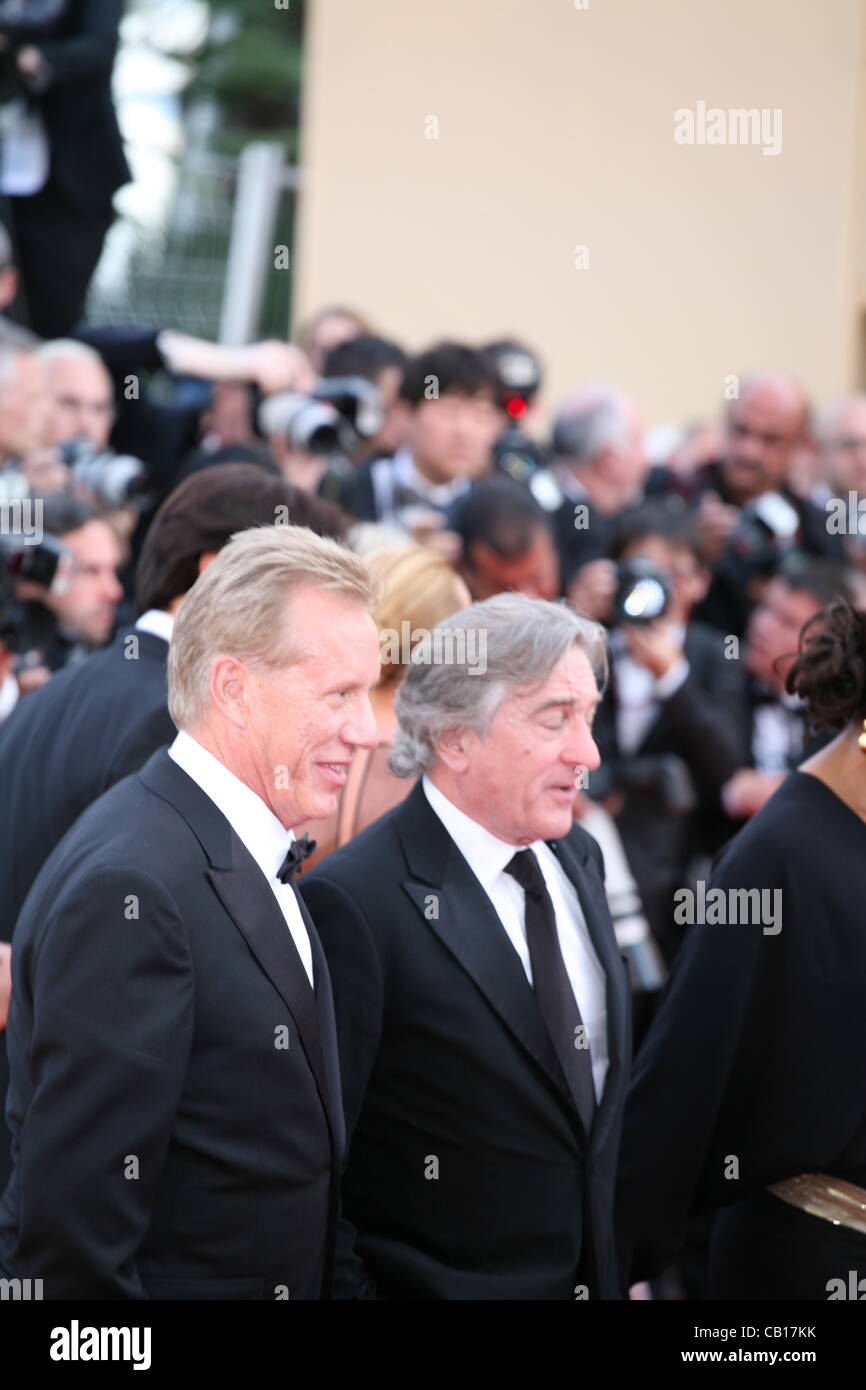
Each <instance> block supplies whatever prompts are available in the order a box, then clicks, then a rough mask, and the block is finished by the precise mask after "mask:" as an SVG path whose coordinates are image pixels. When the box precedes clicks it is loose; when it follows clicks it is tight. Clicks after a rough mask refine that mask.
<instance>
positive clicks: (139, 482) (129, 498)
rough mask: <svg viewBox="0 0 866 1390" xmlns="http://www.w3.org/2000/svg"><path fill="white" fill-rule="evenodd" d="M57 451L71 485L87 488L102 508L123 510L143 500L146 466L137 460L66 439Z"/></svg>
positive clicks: (82, 441) (127, 455)
mask: <svg viewBox="0 0 866 1390" xmlns="http://www.w3.org/2000/svg"><path fill="white" fill-rule="evenodd" d="M57 449H58V452H59V454H60V457H61V458H62V460H63V462H64V463H65V464H66V466H67V468H68V469H69V471H70V473H71V474H72V477H73V479H74V480H75V482H77V483H81V484H82V485H83V486H84V487H87V488H89V489H90V491H91V492H92V493H94V494H95V495H96V497H97V498H98V500H99V501H100V502H101V503H103V505H104V506H106V507H126V506H128V505H129V504H130V503H131V502H143V501H145V500H146V494H147V485H148V477H147V467H146V466H145V464H144V463H142V461H141V459H137V458H134V457H133V455H132V454H115V453H113V452H112V450H110V449H94V447H93V445H92V444H91V443H90V441H89V440H87V439H67V440H64V441H63V443H62V444H58V445H57Z"/></svg>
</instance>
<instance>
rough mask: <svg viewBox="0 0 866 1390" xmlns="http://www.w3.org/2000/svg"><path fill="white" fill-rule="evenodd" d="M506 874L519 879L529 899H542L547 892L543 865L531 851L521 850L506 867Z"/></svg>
mask: <svg viewBox="0 0 866 1390" xmlns="http://www.w3.org/2000/svg"><path fill="white" fill-rule="evenodd" d="M505 872H506V873H507V874H511V877H512V878H516V879H517V882H518V883H519V884H520V886H521V888H522V889H523V891H524V893H525V894H526V895H527V897H533V898H540V897H542V896H543V895H544V893H545V892H546V891H547V885H546V884H545V882H544V874H543V873H542V872H541V865H540V864H539V862H538V860H537V859H536V857H535V855H534V853H533V852H532V850H531V849H519V850H518V851H517V853H516V854H515V856H514V858H513V859H511V860H509V862H508V863H507V864H506V865H505Z"/></svg>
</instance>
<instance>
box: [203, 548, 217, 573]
mask: <svg viewBox="0 0 866 1390" xmlns="http://www.w3.org/2000/svg"><path fill="white" fill-rule="evenodd" d="M217 555H219V551H218V550H203V551H202V553H201V555H199V557H198V572H199V574H204V572H205V570H206V569H207V567H208V565H209V564H210V562H211V560H215V559H216V557H217Z"/></svg>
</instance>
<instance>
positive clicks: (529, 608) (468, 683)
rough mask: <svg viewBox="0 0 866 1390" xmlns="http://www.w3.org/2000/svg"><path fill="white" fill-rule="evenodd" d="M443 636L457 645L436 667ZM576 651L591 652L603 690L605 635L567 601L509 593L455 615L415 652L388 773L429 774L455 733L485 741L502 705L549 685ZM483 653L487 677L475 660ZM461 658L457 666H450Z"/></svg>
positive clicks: (450, 646) (402, 696)
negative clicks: (465, 731) (525, 690)
mask: <svg viewBox="0 0 866 1390" xmlns="http://www.w3.org/2000/svg"><path fill="white" fill-rule="evenodd" d="M437 634H439V638H438V640H437ZM443 635H448V636H449V637H450V639H451V640H450V641H449V643H448V644H447V652H448V659H444V660H437V659H436V654H437V650H438V651H439V652H441V651H443V650H445V649H446V644H445V642H444V641H443V640H442V637H443ZM461 637H462V640H460V639H461ZM481 637H483V644H482V643H481V642H479V640H478V639H479V638H481ZM472 638H474V639H475V640H471V639H472ZM573 646H577V647H579V648H580V649H581V650H582V651H583V652H585V653H586V656H587V659H588V660H589V664H590V666H591V667H592V670H593V673H594V674H595V678H596V684H597V685H598V688H599V690H603V689H604V685H605V682H606V680H607V643H606V638H605V633H604V628H603V627H602V626H601V624H600V623H595V622H592V621H591V619H589V618H587V617H585V616H584V615H583V614H582V613H579V612H578V611H577V609H576V608H574V607H572V605H571V604H569V603H567V602H565V601H564V600H562V601H560V602H557V603H551V602H548V601H547V600H546V599H537V598H527V597H526V595H525V594H513V593H505V594H497V595H496V597H495V598H489V599H485V600H484V602H483V603H473V604H472V605H471V607H469V608H464V609H462V610H461V611H460V612H458V613H453V614H452V615H451V616H450V617H449V618H446V619H445V620H444V621H443V622H441V623H439V624H438V625H437V627H435V628H434V629H433V631H432V632H429V633H427V634H426V636H424V637H422V639H421V641H420V642H419V643H418V645H417V646H416V647H415V649H414V650H413V652H412V657H411V661H410V664H409V668H408V671H407V674H406V677H405V679H404V680H403V682H402V684H401V685H400V689H399V690H398V692H397V700H396V711H397V721H398V723H397V731H396V733H395V735H394V744H393V748H392V750H391V754H390V757H389V759H388V768H389V771H390V772H392V773H393V774H394V776H396V777H417V776H419V775H420V774H421V773H422V772H426V771H427V770H428V768H429V767H430V766H431V765H432V763H433V761H434V758H435V756H436V746H437V744H438V742H439V740H440V739H441V737H442V735H443V734H444V733H446V732H447V730H449V729H455V728H471V729H474V730H475V732H476V733H477V734H479V735H480V736H481V737H483V736H484V735H485V734H486V732H487V730H488V729H489V727H490V723H491V721H492V719H493V716H494V715H495V713H496V711H497V709H498V708H499V705H500V704H501V703H502V701H503V700H505V699H507V698H508V696H510V695H511V694H513V693H514V692H515V691H516V690H518V689H520V688H521V687H526V686H531V685H534V684H536V683H538V682H541V681H544V680H546V679H547V677H548V676H549V675H550V674H551V672H552V671H553V669H554V667H555V666H556V665H557V664H558V662H559V661H561V660H562V658H563V657H564V656H565V655H566V654H567V653H568V652H569V651H570V650H571V648H572V647H573ZM479 647H481V649H482V650H483V653H484V661H485V665H484V667H483V670H482V669H481V668H480V667H479V666H478V664H477V663H476V662H474V661H473V660H472V659H471V655H472V654H473V653H475V654H477V652H478V649H479ZM455 655H456V656H457V657H458V659H457V660H453V659H451V658H453V657H454V656H455Z"/></svg>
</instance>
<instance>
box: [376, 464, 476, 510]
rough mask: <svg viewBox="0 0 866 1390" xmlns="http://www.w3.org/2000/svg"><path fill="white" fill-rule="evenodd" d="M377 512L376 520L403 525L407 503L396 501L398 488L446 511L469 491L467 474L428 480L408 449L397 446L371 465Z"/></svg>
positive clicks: (421, 504) (422, 501) (418, 504)
mask: <svg viewBox="0 0 866 1390" xmlns="http://www.w3.org/2000/svg"><path fill="white" fill-rule="evenodd" d="M370 480H371V483H372V487H373V497H374V499H375V506H376V515H377V518H378V520H379V521H386V522H396V523H397V524H398V525H402V524H403V522H404V513H405V511H406V505H405V504H404V503H402V502H398V500H397V493H398V489H399V488H408V489H409V490H410V491H411V492H413V493H415V494H416V496H417V497H418V499H419V500H418V502H417V503H416V504H415V505H417V506H419V507H420V506H423V504H424V502H429V504H430V506H431V507H433V508H435V509H438V510H440V511H445V509H446V508H447V507H450V506H451V503H452V502H456V500H457V498H458V497H462V496H463V494H464V492H468V491H469V488H470V482H469V479H468V478H463V477H457V478H452V479H451V481H450V482H448V483H431V482H430V480H429V479H428V478H425V477H424V475H423V473H419V471H418V469H417V468H416V467H415V462H414V460H413V458H412V455H411V453H410V452H409V450H408V449H405V448H403V449H398V450H397V452H396V454H395V455H394V456H393V458H385V459H377V460H376V462H375V463H374V464H373V465H372V466H371V469H370Z"/></svg>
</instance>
